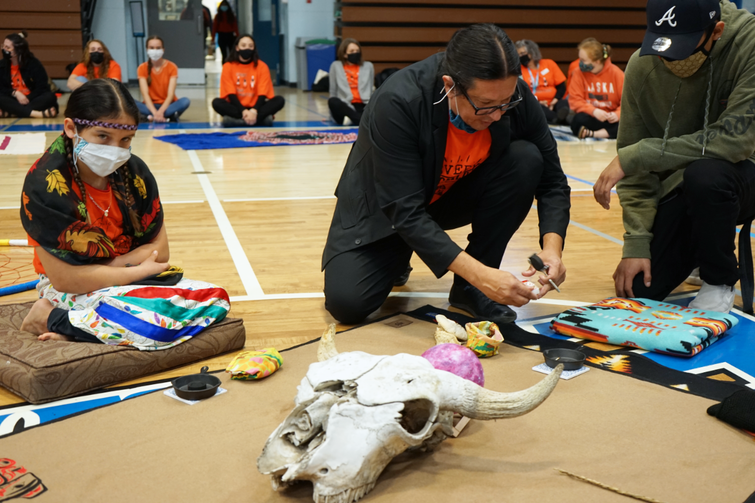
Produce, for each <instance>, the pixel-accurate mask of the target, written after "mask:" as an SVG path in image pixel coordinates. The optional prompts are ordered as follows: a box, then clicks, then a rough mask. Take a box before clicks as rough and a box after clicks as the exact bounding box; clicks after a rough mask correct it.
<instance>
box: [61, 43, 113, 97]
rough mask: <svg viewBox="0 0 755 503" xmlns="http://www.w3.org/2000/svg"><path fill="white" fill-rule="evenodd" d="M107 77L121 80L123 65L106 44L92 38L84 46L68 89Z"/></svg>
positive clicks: (70, 78)
mask: <svg viewBox="0 0 755 503" xmlns="http://www.w3.org/2000/svg"><path fill="white" fill-rule="evenodd" d="M100 77H107V78H109V79H115V80H117V81H119V82H121V80H122V79H121V66H120V65H119V64H118V63H116V62H115V60H114V59H113V58H112V56H110V51H108V50H107V47H105V44H103V43H102V42H100V41H99V40H96V39H95V40H90V41H89V42H87V45H86V47H84V54H83V55H82V56H81V62H80V63H79V64H78V65H76V68H74V69H73V72H72V73H71V76H70V77H68V82H67V83H66V84H67V85H68V89H70V90H71V91H74V90H76V89H78V88H79V87H81V86H82V85H84V84H85V83H86V82H88V81H90V80H92V79H99V78H100Z"/></svg>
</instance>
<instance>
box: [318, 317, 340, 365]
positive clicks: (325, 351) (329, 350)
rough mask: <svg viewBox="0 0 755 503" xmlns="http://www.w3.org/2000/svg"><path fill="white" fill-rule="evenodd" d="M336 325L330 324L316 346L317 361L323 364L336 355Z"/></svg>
mask: <svg viewBox="0 0 755 503" xmlns="http://www.w3.org/2000/svg"><path fill="white" fill-rule="evenodd" d="M335 335H336V324H335V323H331V324H330V325H328V328H327V329H326V330H325V331H324V332H323V333H322V337H321V338H320V345H319V346H317V361H321V362H324V361H325V360H328V359H330V358H333V357H334V356H336V355H337V354H338V349H336V341H335Z"/></svg>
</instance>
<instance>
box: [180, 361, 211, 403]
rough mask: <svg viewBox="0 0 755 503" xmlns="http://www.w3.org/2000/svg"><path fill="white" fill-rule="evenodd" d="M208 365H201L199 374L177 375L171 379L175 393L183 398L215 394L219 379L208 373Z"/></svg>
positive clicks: (191, 398)
mask: <svg viewBox="0 0 755 503" xmlns="http://www.w3.org/2000/svg"><path fill="white" fill-rule="evenodd" d="M208 370H210V369H209V367H202V369H201V370H200V371H199V372H200V373H199V374H191V375H188V376H183V377H177V378H176V379H173V381H171V384H173V389H174V390H175V391H176V395H177V396H179V397H180V398H183V399H184V400H202V399H203V398H210V397H211V396H213V395H215V393H216V392H217V390H218V386H220V379H219V378H217V377H215V376H214V375H210V374H208V373H207V371H208Z"/></svg>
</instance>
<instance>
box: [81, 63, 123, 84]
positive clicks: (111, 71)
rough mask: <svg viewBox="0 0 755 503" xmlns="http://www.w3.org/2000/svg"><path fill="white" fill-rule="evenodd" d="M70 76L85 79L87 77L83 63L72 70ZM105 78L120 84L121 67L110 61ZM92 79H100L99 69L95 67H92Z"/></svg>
mask: <svg viewBox="0 0 755 503" xmlns="http://www.w3.org/2000/svg"><path fill="white" fill-rule="evenodd" d="M71 75H76V76H77V77H86V76H87V67H86V65H84V63H79V64H78V65H76V68H74V69H73V71H72V72H71ZM107 77H108V78H109V79H115V80H117V81H120V82H122V79H121V65H119V64H118V63H116V62H115V61H110V68H108V71H107ZM94 78H95V79H99V78H100V67H99V66H95V67H94Z"/></svg>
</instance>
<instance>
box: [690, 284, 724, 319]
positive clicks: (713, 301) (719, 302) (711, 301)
mask: <svg viewBox="0 0 755 503" xmlns="http://www.w3.org/2000/svg"><path fill="white" fill-rule="evenodd" d="M689 307H690V308H691V309H698V310H700V311H718V312H719V313H728V312H729V311H731V308H732V307H734V287H733V286H729V285H709V284H708V283H706V282H705V281H703V286H701V287H700V292H699V293H698V294H697V297H695V298H694V299H692V302H690V303H689Z"/></svg>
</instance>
